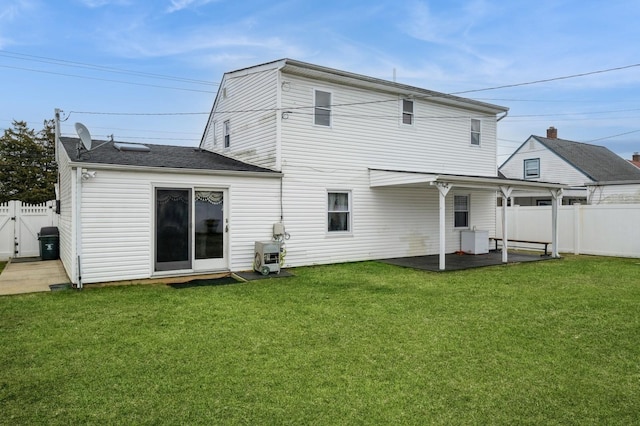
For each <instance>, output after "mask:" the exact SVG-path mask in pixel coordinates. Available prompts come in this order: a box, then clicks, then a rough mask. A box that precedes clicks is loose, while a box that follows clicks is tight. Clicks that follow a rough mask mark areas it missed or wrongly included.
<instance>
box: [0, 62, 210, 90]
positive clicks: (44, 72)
mask: <svg viewBox="0 0 640 426" xmlns="http://www.w3.org/2000/svg"><path fill="white" fill-rule="evenodd" d="M0 67H2V68H10V69H15V70H21V71H30V72H37V73H41V74H52V75H62V76H65V77H74V78H82V79H85V80H97V81H107V82H110V83H121V84H129V85H132V86H145V87H155V88H160V89H173V90H184V91H187V92H199V93H213V94H215V93H216V92H212V91H210V90H198V89H187V88H184V87H172V86H161V85H159V84H147V83H134V82H131V81H123V80H112V79H108V78H98V77H89V76H84V75H77V74H66V73H62V72H54V71H44V70H36V69H33V68H23V67H14V66H10V65H0Z"/></svg>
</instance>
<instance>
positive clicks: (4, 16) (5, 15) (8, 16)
mask: <svg viewBox="0 0 640 426" xmlns="http://www.w3.org/2000/svg"><path fill="white" fill-rule="evenodd" d="M34 7H35V6H34V4H33V2H32V1H31V0H17V1H16V0H14V1H0V22H2V21H12V20H14V19H16V18H17V17H18V16H20V15H21V14H22V13H23V12H26V11H29V10H31V9H33V8H34Z"/></svg>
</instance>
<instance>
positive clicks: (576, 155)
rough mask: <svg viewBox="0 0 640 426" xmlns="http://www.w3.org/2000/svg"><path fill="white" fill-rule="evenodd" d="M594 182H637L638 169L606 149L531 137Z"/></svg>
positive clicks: (639, 177) (639, 178)
mask: <svg viewBox="0 0 640 426" xmlns="http://www.w3.org/2000/svg"><path fill="white" fill-rule="evenodd" d="M531 137H532V138H534V139H535V140H537V141H538V142H540V143H541V144H543V145H544V146H546V147H547V148H548V149H549V150H551V151H553V152H554V153H555V154H556V155H558V156H559V157H561V158H563V159H564V160H565V161H566V162H567V163H569V164H571V165H572V166H573V167H575V168H576V169H578V170H579V171H580V172H582V173H584V174H585V175H586V176H587V177H588V178H589V179H591V180H593V181H594V182H614V181H637V180H640V169H638V168H636V167H634V166H633V165H632V164H630V163H629V162H628V161H627V160H625V159H624V158H622V157H620V156H618V155H616V154H615V153H613V152H611V151H610V150H609V149H608V148H605V147H604V146H599V145H590V144H588V143H582V142H573V141H568V140H566V139H549V138H543V137H541V136H531Z"/></svg>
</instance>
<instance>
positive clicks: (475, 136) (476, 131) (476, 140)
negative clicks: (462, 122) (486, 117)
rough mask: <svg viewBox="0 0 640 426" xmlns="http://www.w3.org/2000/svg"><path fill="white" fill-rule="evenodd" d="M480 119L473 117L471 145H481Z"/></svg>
mask: <svg viewBox="0 0 640 426" xmlns="http://www.w3.org/2000/svg"><path fill="white" fill-rule="evenodd" d="M480 123H481V122H480V120H478V119H476V118H472V119H471V145H480Z"/></svg>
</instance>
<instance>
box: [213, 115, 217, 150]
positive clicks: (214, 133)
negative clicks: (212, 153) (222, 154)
mask: <svg viewBox="0 0 640 426" xmlns="http://www.w3.org/2000/svg"><path fill="white" fill-rule="evenodd" d="M213 145H214V146H218V122H217V121H214V122H213Z"/></svg>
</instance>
